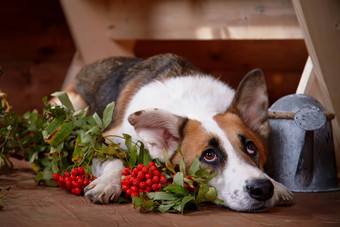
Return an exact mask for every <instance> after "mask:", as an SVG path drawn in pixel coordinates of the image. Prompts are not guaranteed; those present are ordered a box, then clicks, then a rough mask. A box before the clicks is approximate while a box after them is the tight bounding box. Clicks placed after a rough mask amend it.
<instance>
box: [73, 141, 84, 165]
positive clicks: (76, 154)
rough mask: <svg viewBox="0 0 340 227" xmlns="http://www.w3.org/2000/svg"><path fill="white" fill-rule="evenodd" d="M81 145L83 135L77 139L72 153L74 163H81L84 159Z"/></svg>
mask: <svg viewBox="0 0 340 227" xmlns="http://www.w3.org/2000/svg"><path fill="white" fill-rule="evenodd" d="M80 143H81V135H78V137H77V139H76V143H75V145H74V150H73V153H72V162H73V163H80V162H81V161H82V159H83V155H84V150H83V148H82V147H80V146H79V144H80Z"/></svg>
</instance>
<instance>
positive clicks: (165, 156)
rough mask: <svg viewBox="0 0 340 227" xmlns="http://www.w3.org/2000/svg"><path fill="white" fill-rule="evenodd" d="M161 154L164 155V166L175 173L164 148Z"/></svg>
mask: <svg viewBox="0 0 340 227" xmlns="http://www.w3.org/2000/svg"><path fill="white" fill-rule="evenodd" d="M163 155H164V163H165V166H166V168H168V169H169V170H170V171H171V172H173V173H174V174H176V171H175V167H174V166H173V165H172V163H171V162H170V160H169V157H168V153H167V152H166V150H165V149H163Z"/></svg>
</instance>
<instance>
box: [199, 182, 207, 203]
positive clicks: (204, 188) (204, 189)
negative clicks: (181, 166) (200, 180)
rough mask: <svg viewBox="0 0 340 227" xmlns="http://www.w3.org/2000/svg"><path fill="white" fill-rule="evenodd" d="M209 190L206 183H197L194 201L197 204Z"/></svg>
mask: <svg viewBox="0 0 340 227" xmlns="http://www.w3.org/2000/svg"><path fill="white" fill-rule="evenodd" d="M208 190H209V188H208V185H206V184H200V185H199V189H198V192H197V196H196V203H197V204H199V203H201V202H202V201H203V199H204V197H205V194H206V193H207V191H208Z"/></svg>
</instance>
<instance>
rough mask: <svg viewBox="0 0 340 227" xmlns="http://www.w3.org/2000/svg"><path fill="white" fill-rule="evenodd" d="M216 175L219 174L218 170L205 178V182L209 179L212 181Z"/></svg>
mask: <svg viewBox="0 0 340 227" xmlns="http://www.w3.org/2000/svg"><path fill="white" fill-rule="evenodd" d="M216 175H217V172H214V173H213V174H211V175H210V176H209V177H208V178H206V179H205V183H208V182H209V181H211V180H212V179H213V178H214V177H215V176H216Z"/></svg>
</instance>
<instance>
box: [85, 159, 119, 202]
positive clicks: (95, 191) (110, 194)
mask: <svg viewBox="0 0 340 227" xmlns="http://www.w3.org/2000/svg"><path fill="white" fill-rule="evenodd" d="M92 165H93V167H94V171H93V172H96V173H94V174H95V175H97V176H98V178H97V179H95V180H94V181H93V182H92V183H91V184H89V185H88V186H87V187H86V188H85V189H84V192H85V196H86V198H87V199H88V200H89V201H90V202H92V203H109V202H111V201H117V199H118V197H119V196H120V193H121V185H120V179H121V176H122V171H123V169H124V168H125V167H124V165H123V163H122V161H121V160H119V159H114V160H112V161H106V162H104V163H102V164H100V163H99V161H98V160H93V164H92ZM98 165H102V166H101V167H102V169H101V168H100V167H99V168H98ZM96 168H97V170H96ZM98 169H99V171H98ZM98 174H99V175H98Z"/></svg>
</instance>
